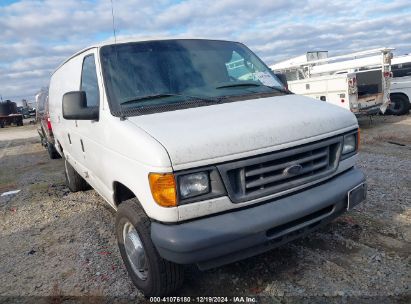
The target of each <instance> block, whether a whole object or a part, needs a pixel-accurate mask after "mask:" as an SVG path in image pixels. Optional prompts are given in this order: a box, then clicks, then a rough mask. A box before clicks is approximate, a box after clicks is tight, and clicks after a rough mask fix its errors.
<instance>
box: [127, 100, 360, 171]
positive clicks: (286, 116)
mask: <svg viewBox="0 0 411 304" xmlns="http://www.w3.org/2000/svg"><path fill="white" fill-rule="evenodd" d="M128 119H129V121H130V122H132V123H133V124H135V125H136V126H137V127H139V128H141V129H143V130H144V131H146V132H147V133H148V134H150V135H151V136H152V137H153V138H154V139H156V140H157V141H158V142H160V143H161V144H162V145H163V146H164V148H165V149H166V150H167V152H168V154H169V156H170V160H171V163H172V166H173V168H174V170H181V169H187V168H193V167H199V166H205V165H209V164H213V163H218V162H223V161H229V160H232V159H238V158H242V157H248V156H252V155H256V154H260V153H266V152H271V151H276V150H280V149H284V148H288V147H291V146H296V145H300V144H304V143H308V142H311V141H315V140H319V139H323V138H326V137H329V136H333V135H337V134H340V133H343V132H346V131H349V130H352V129H354V128H356V127H358V123H357V119H356V118H355V116H354V115H353V114H352V113H351V112H350V111H347V110H345V109H342V108H340V107H338V106H335V105H331V104H328V103H325V102H322V101H319V100H316V99H312V98H308V97H304V96H300V95H285V96H275V97H268V98H260V99H253V100H247V101H237V102H230V103H225V104H218V105H211V106H205V107H198V108H191V109H185V110H178V111H171V112H163V113H155V114H149V115H142V116H134V117H129V118H128Z"/></svg>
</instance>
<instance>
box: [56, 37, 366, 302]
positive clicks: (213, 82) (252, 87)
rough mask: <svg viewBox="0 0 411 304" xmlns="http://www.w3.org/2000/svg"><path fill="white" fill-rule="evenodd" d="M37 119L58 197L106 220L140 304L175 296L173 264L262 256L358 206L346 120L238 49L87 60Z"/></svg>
mask: <svg viewBox="0 0 411 304" xmlns="http://www.w3.org/2000/svg"><path fill="white" fill-rule="evenodd" d="M233 63H235V64H233ZM237 63H240V64H239V65H237ZM245 79H246V80H245ZM49 110H50V119H51V124H52V125H53V131H54V136H55V145H56V148H57V150H58V152H59V153H60V154H61V156H62V157H63V158H64V162H65V174H66V182H67V185H68V187H69V188H70V190H71V191H80V190H85V189H87V187H88V185H91V186H92V187H93V188H94V189H95V190H96V191H97V192H98V193H99V194H100V195H101V196H102V197H103V198H104V199H105V200H106V201H107V203H108V204H109V205H110V206H112V207H113V208H114V209H115V210H116V211H117V215H116V235H117V240H118V245H119V249H120V253H121V256H122V258H123V261H124V263H125V266H126V268H127V271H128V273H129V275H130V278H131V279H132V281H133V282H134V284H135V285H136V286H137V287H138V288H139V289H140V290H141V291H142V292H143V293H144V294H145V295H146V296H161V295H166V294H170V293H172V292H174V291H175V290H176V289H177V288H179V286H181V284H182V281H183V268H182V264H197V265H198V267H199V268H200V269H208V268H212V267H217V266H220V265H224V264H227V263H231V262H234V261H238V260H240V259H244V258H247V257H250V256H252V255H255V254H259V253H262V252H264V251H267V250H269V249H271V248H274V247H277V246H280V245H282V244H284V243H286V242H289V241H291V240H293V239H296V238H298V237H301V236H303V235H305V234H306V233H308V232H310V231H313V230H315V229H317V228H318V227H320V226H322V225H324V224H326V223H328V222H330V221H331V220H333V219H334V218H336V217H337V216H339V215H341V214H342V213H344V212H346V211H347V210H350V209H351V208H353V207H354V206H355V205H357V204H359V203H360V202H362V201H363V200H364V199H365V196H366V184H365V177H364V174H363V173H362V172H361V171H360V170H359V169H357V168H355V161H356V155H357V151H358V139H359V134H358V123H357V120H356V118H355V116H354V115H353V114H352V113H350V112H349V111H346V110H343V109H341V108H338V107H335V106H331V105H329V104H327V103H320V102H317V101H314V100H312V99H310V98H307V97H304V96H299V95H294V94H291V93H290V92H289V91H287V90H285V89H284V87H283V86H282V84H281V83H280V81H279V80H278V79H277V78H276V77H275V76H274V74H273V73H272V71H271V70H270V69H269V68H268V67H267V66H266V65H265V64H264V63H263V62H262V61H261V60H260V59H259V58H258V57H257V56H256V55H255V54H254V53H252V52H251V51H250V50H249V49H248V48H247V47H246V46H244V45H243V44H241V43H237V42H229V41H216V40H195V39H185V40H158V41H140V42H136V41H129V42H123V43H117V44H109V43H106V44H102V45H95V46H91V47H89V48H87V49H85V50H82V51H80V52H78V53H77V54H75V55H73V56H72V57H70V58H69V59H67V60H66V61H65V62H64V63H63V64H62V65H61V66H60V67H59V68H58V69H57V70H56V71H55V72H54V74H53V75H52V77H51V81H50V88H49Z"/></svg>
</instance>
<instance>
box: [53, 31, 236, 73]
mask: <svg viewBox="0 0 411 304" xmlns="http://www.w3.org/2000/svg"><path fill="white" fill-rule="evenodd" d="M167 40H176V41H177V40H210V41H229V40H222V39H204V38H160V39H147V40H137V39H135V38H134V39H132V38H130V39H121V40H117V41H109V40H106V41H102V42H100V43H95V44H93V45H90V46H88V47H86V48H84V49H82V50H80V51H78V52H76V53H74V54H73V55H71V56H70V57H68V58H67V59H66V60H64V61H63V62H62V63H61V64H60V65H59V66H58V67H57V68H56V69H55V70H54V71H53V73H52V74H51V75H53V74H54V73H55V72H56V71H58V70H59V69H60V68H61V67H62V66H63V65H64V64H65V63H66V62H68V61H69V60H71V59H72V58H74V57H76V56H78V55H80V54H82V53H84V52H86V51H88V50H91V49H96V48H101V47H103V46H107V45H115V44H126V43H132V42H149V41H167Z"/></svg>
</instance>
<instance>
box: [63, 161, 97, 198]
mask: <svg viewBox="0 0 411 304" xmlns="http://www.w3.org/2000/svg"><path fill="white" fill-rule="evenodd" d="M64 173H65V176H66V185H67V187H68V188H69V189H70V191H71V192H78V191H85V190H89V189H90V188H91V187H90V185H89V184H88V183H87V182H86V181H85V180H84V178H82V177H81V175H80V174H78V173H77V171H76V170H75V169H74V168H73V167H72V166H71V165H70V163H69V162H68V161H67V159H64Z"/></svg>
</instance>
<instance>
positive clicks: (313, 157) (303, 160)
mask: <svg viewBox="0 0 411 304" xmlns="http://www.w3.org/2000/svg"><path fill="white" fill-rule="evenodd" d="M327 155H328V151H324V152H322V153H318V154H315V155H310V156H307V157H303V158H300V159H296V160H293V161H289V162H286V163H282V164H279V165H273V166H269V167H263V168H259V169H252V170H249V171H247V172H246V173H245V176H246V177H251V176H255V175H260V174H264V173H268V172H272V171H276V170H280V169H285V168H287V167H288V166H291V165H295V164H300V165H301V164H303V163H306V162H309V161H312V160H316V159H318V158H321V157H325V156H327Z"/></svg>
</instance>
